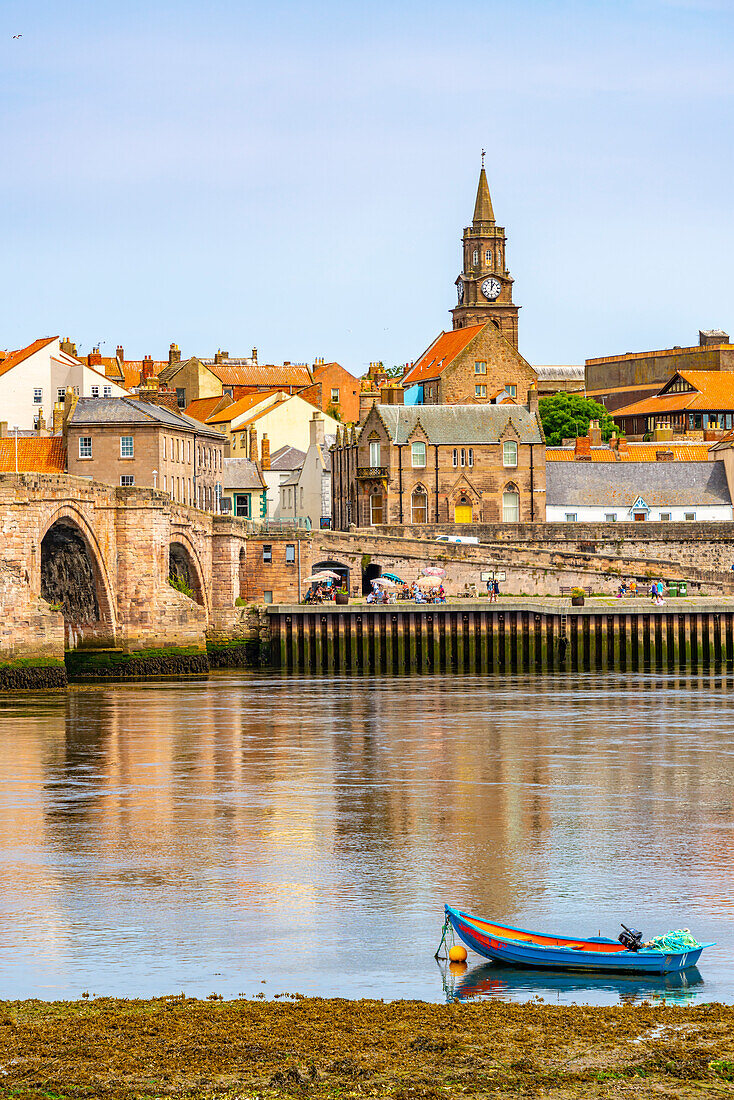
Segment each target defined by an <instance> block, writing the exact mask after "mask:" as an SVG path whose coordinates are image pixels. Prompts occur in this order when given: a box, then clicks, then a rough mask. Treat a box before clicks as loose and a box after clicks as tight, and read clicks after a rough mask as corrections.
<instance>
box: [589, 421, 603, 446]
mask: <svg viewBox="0 0 734 1100" xmlns="http://www.w3.org/2000/svg"><path fill="white" fill-rule="evenodd" d="M589 444H590V446H592V447H601V428H600V427H599V421H598V420H590V421H589Z"/></svg>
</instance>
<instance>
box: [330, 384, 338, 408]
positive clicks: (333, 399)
mask: <svg viewBox="0 0 734 1100" xmlns="http://www.w3.org/2000/svg"><path fill="white" fill-rule="evenodd" d="M331 403H332V405H338V404H339V387H338V386H334V387H333V388H332V390H331Z"/></svg>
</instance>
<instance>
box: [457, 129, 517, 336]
mask: <svg viewBox="0 0 734 1100" xmlns="http://www.w3.org/2000/svg"><path fill="white" fill-rule="evenodd" d="M484 156H485V154H484V150H482V170H481V172H480V173H479V186H478V187H477V199H476V202H475V203H474V217H473V219H472V224H471V225H469V226H467V227H466V229H465V230H464V236H463V240H462V244H463V256H464V266H463V270H462V273H461V275H459V277H458V279H457V280H456V290H457V294H458V297H459V304H458V305H457V306H455V307H454V309H452V310H451V314H452V316H453V319H454V328H466V327H467V325H483V324H486V322H487V321H491V322H492V323H493V324H494V325H496V327H497V328H498V329H499V330H500V332H501V333H502V335H503V336H504V337H505V339H506V340H509V342H510V343H511V344H512V345H513V346H514V347H517V315H518V311H519V308H520V307H519V306H516V305H515V303H514V302H513V301H512V284H513V279H512V276H511V275H510V273H509V271H508V270H507V257H506V253H505V245H506V237H505V231H504V229H503V228H502V226H499V225H497V223H496V221H495V218H494V210H493V208H492V198H491V196H490V194H489V185H488V183H487V175H486V173H485V171H484Z"/></svg>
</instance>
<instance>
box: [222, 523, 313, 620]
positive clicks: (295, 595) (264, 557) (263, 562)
mask: <svg viewBox="0 0 734 1100" xmlns="http://www.w3.org/2000/svg"><path fill="white" fill-rule="evenodd" d="M314 561H318V558H314V556H313V536H311V535H303V534H300V535H299V534H296V533H291V534H280V533H277V534H263V535H254V536H251V537H250V538H249V539H248V540H247V552H246V555H245V559H244V561H243V563H242V570H243V571H242V576H241V581H240V591H241V595H242V598H243V599H244V600H246V601H247V602H248V603H264V602H266V601H267V602H268V603H298V602H299V600H300V598H301V596H302V595H303V594H304V593H305V591H306V589H307V588H308V584H307V582H306V578H307V577H308V576H310V574H311V567H312V563H313V562H314Z"/></svg>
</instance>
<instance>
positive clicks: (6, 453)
mask: <svg viewBox="0 0 734 1100" xmlns="http://www.w3.org/2000/svg"><path fill="white" fill-rule="evenodd" d="M65 467H66V453H65V451H64V443H63V440H62V438H61V436H60V435H53V436H47V437H46V438H39V437H38V436H33V437H29V436H21V437H20V438H19V439H18V473H20V474H63V472H64V469H65ZM0 473H3V474H14V473H15V436H14V435H12V436H10V437H9V438H7V439H0Z"/></svg>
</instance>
